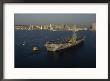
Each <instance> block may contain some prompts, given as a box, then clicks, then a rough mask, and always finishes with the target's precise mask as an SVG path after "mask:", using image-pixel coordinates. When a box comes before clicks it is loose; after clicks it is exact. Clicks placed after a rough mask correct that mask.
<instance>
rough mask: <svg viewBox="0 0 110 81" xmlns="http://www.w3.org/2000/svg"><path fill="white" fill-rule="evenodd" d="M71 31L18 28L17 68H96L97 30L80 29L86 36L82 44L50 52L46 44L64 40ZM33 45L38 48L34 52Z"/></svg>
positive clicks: (16, 32)
mask: <svg viewBox="0 0 110 81" xmlns="http://www.w3.org/2000/svg"><path fill="white" fill-rule="evenodd" d="M72 34H73V32H69V31H43V30H37V31H36V30H30V31H26V30H23V31H21V30H16V31H15V61H14V63H15V68H96V32H93V31H79V32H78V35H82V36H85V37H86V38H85V41H84V43H83V44H82V45H80V46H78V47H76V48H71V49H69V50H67V51H62V52H57V53H49V52H47V50H46V48H45V47H44V44H45V42H46V41H50V40H57V39H59V40H63V39H66V38H67V37H69V36H71V35H72ZM33 47H37V48H38V50H37V51H36V52H33V51H32V49H33Z"/></svg>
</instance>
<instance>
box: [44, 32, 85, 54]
mask: <svg viewBox="0 0 110 81" xmlns="http://www.w3.org/2000/svg"><path fill="white" fill-rule="evenodd" d="M84 40H85V37H78V36H77V35H76V32H74V34H73V35H72V36H71V37H69V38H68V39H66V40H63V41H60V40H57V41H47V42H46V43H45V45H44V46H45V47H46V49H47V51H48V52H56V51H61V50H64V49H67V48H70V47H75V46H77V45H79V44H81V43H82V42H83V41H84Z"/></svg>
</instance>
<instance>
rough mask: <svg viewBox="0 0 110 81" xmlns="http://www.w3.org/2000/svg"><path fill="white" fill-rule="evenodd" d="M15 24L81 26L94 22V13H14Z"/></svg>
mask: <svg viewBox="0 0 110 81" xmlns="http://www.w3.org/2000/svg"><path fill="white" fill-rule="evenodd" d="M14 16H15V17H14V18H15V24H20V25H24V24H50V23H52V24H77V25H79V26H82V27H88V26H91V24H92V23H94V22H96V14H15V15H14Z"/></svg>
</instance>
